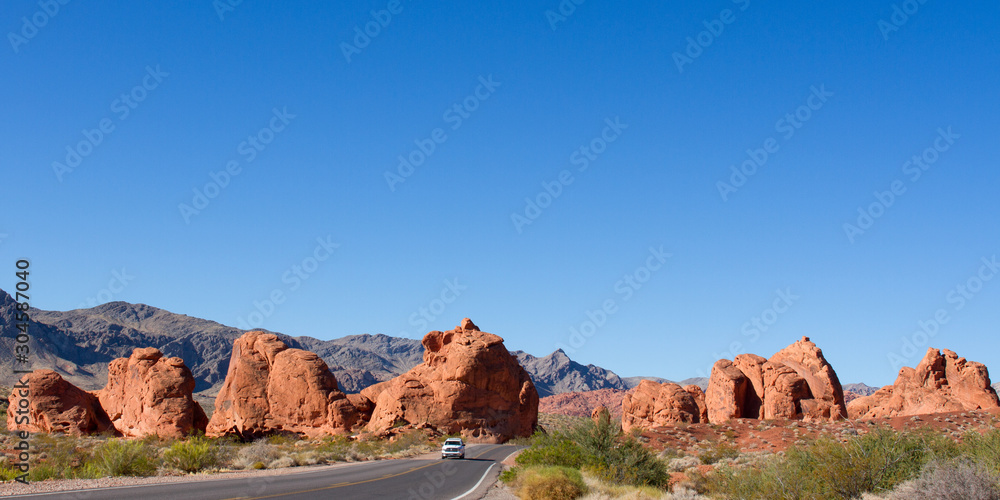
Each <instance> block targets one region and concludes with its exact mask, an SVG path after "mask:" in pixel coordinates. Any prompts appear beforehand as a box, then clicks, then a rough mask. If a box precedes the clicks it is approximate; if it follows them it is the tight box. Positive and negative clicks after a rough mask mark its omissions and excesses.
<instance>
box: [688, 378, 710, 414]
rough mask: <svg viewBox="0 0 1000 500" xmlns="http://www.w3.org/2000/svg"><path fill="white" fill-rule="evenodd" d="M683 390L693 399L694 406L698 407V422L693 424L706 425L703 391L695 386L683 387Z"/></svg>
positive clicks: (706, 408)
mask: <svg viewBox="0 0 1000 500" xmlns="http://www.w3.org/2000/svg"><path fill="white" fill-rule="evenodd" d="M684 390H685V391H687V392H688V394H690V395H691V397H693V398H694V402H695V404H696V405H698V420H695V422H701V423H707V422H708V405H707V404H705V391H703V390H701V387H698V386H696V385H685V386H684Z"/></svg>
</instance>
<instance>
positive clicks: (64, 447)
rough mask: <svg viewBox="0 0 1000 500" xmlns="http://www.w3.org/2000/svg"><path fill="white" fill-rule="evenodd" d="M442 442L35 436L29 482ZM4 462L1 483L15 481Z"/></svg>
mask: <svg viewBox="0 0 1000 500" xmlns="http://www.w3.org/2000/svg"><path fill="white" fill-rule="evenodd" d="M437 442H438V440H437V439H436V438H435V439H432V438H430V437H429V436H428V435H426V434H424V433H422V432H417V431H414V432H409V433H406V434H401V435H398V436H396V437H395V438H394V439H392V440H385V439H375V438H365V437H362V438H360V439H348V438H346V437H342V436H329V437H326V438H323V439H317V440H302V439H299V437H298V436H297V435H292V434H287V435H283V434H275V435H272V436H269V437H265V438H261V439H258V440H256V441H252V442H239V441H237V440H234V439H231V438H208V437H205V436H193V437H189V438H184V439H162V438H158V437H153V436H151V437H146V438H143V439H123V438H116V437H111V436H69V435H63V434H37V435H35V436H33V437H32V446H33V447H34V449H33V456H32V467H31V472H30V474H29V477H28V479H29V480H30V481H44V480H46V479H94V478H101V477H114V476H139V477H143V476H157V475H181V474H192V473H202V472H222V471H231V470H254V469H280V468H285V467H296V466H303V465H317V464H330V463H336V462H355V461H364V460H375V459H381V458H400V457H407V456H412V455H417V454H422V453H428V452H431V451H434V450H436V449H437V448H436V447H437ZM18 474H19V472H16V471H15V470H14V469H13V468H12V467H11V466H10V465H9V462H8V458H7V457H2V458H0V479H2V480H3V481H11V480H13V479H14V477H15V476H17V475H18Z"/></svg>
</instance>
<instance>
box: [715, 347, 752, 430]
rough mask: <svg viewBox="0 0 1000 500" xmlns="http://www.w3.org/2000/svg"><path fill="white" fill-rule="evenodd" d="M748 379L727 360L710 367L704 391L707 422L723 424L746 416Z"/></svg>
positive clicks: (721, 360)
mask: <svg viewBox="0 0 1000 500" xmlns="http://www.w3.org/2000/svg"><path fill="white" fill-rule="evenodd" d="M749 388H750V379H749V378H747V376H746V374H744V373H743V371H741V370H740V369H739V368H737V367H736V366H735V365H733V362H732V361H729V360H728V359H720V360H718V361H716V362H715V365H713V366H712V375H711V376H710V377H709V378H708V390H707V391H705V403H706V405H707V406H708V421H709V422H712V423H713V424H714V423H720V422H725V421H727V420H729V419H732V418H743V416H744V415H745V414H746V411H745V408H746V397H747V390H748V389H749Z"/></svg>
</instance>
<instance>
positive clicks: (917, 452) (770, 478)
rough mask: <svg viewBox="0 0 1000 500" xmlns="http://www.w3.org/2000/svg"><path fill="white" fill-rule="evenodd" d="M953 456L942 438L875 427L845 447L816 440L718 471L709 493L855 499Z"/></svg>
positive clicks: (888, 487) (952, 447) (950, 446)
mask: <svg viewBox="0 0 1000 500" xmlns="http://www.w3.org/2000/svg"><path fill="white" fill-rule="evenodd" d="M955 453H957V448H956V446H955V445H954V443H953V442H951V441H950V440H949V439H947V438H946V437H944V436H942V435H940V434H933V433H931V432H927V431H921V432H897V431H893V430H891V429H876V430H874V431H872V432H870V433H868V434H865V435H864V436H861V437H857V438H854V439H852V440H850V441H848V442H847V443H840V442H837V441H834V440H832V439H829V438H822V439H818V440H816V441H813V442H811V443H809V444H806V445H803V446H798V447H793V448H790V449H789V450H788V451H787V452H786V453H785V456H784V457H774V458H772V459H771V460H768V461H766V462H765V463H764V464H763V465H759V466H754V467H745V468H740V469H732V468H728V467H724V468H721V469H720V470H718V471H716V473H715V474H712V475H711V476H710V478H709V481H708V490H709V491H710V492H712V493H716V494H719V495H721V496H728V497H733V498H747V499H769V498H788V499H800V498H859V497H861V496H862V494H863V493H867V492H886V491H890V490H892V489H893V488H895V487H896V486H897V485H898V484H900V483H901V482H903V481H905V480H908V479H911V478H914V477H916V476H917V475H918V474H919V473H920V471H921V469H922V468H923V467H924V464H926V463H927V461H928V460H930V459H932V458H948V457H951V456H954V454H955Z"/></svg>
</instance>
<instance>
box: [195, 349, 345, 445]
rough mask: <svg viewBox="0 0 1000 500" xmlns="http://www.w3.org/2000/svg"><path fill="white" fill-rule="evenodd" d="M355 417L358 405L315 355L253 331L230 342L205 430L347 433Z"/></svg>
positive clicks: (311, 434) (218, 432)
mask: <svg viewBox="0 0 1000 500" xmlns="http://www.w3.org/2000/svg"><path fill="white" fill-rule="evenodd" d="M357 420H358V414H357V410H356V408H355V407H354V405H352V404H351V402H350V401H349V400H348V399H347V397H346V396H345V395H344V393H342V392H340V391H339V390H338V389H337V380H336V378H335V377H334V376H333V374H332V373H330V370H329V368H328V367H327V365H326V363H325V362H324V361H323V360H322V359H320V357H319V356H317V355H316V354H315V353H312V352H309V351H303V350H301V349H289V348H288V346H287V345H285V343H284V342H282V341H281V340H279V339H278V337H277V335H274V334H272V333H264V332H260V331H253V332H247V333H245V334H243V336H242V337H240V338H238V339H236V341H235V342H234V343H233V354H232V358H231V360H230V362H229V372H228V373H227V374H226V380H225V382H224V383H223V386H222V390H221V391H219V395H218V397H217V398H216V400H215V412H214V413H213V414H212V420H211V421H210V422H209V424H208V430H207V434H208V435H210V436H219V435H224V434H229V433H235V434H240V435H243V436H248V435H249V436H252V435H259V434H265V433H269V432H274V431H291V432H298V433H302V434H305V435H306V436H309V437H315V436H318V435H322V434H334V433H347V432H349V431H350V429H351V428H352V427H353V426H354V424H355V423H356V422H357Z"/></svg>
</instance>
